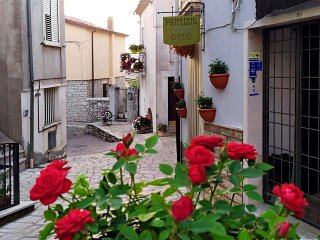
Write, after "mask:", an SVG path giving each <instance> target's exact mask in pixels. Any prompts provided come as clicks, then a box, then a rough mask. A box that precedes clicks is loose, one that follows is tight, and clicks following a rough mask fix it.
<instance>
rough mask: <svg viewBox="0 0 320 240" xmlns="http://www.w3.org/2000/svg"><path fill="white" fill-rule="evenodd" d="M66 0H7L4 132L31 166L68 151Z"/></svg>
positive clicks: (0, 33) (2, 26)
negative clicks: (64, 6) (21, 151)
mask: <svg viewBox="0 0 320 240" xmlns="http://www.w3.org/2000/svg"><path fill="white" fill-rule="evenodd" d="M63 4H64V2H63V0H44V1H40V0H27V1H13V2H11V1H10V2H9V1H2V2H1V10H0V13H1V16H2V18H3V19H2V20H1V23H0V39H1V40H0V42H1V44H0V79H1V80H0V102H1V104H0V112H1V117H0V131H1V132H3V133H4V134H5V135H6V136H7V137H9V138H10V139H12V140H14V141H15V142H18V143H19V144H20V145H21V146H23V148H24V151H25V153H26V155H27V166H32V164H33V160H34V164H36V165H37V164H40V163H44V162H47V161H50V160H52V159H54V158H61V157H63V156H64V155H65V147H66V116H65V84H66V82H65V48H64V47H65V41H64V14H63V12H64V11H63Z"/></svg>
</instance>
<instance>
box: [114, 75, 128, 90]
mask: <svg viewBox="0 0 320 240" xmlns="http://www.w3.org/2000/svg"><path fill="white" fill-rule="evenodd" d="M115 80H116V85H117V86H118V87H120V88H124V87H125V80H126V78H125V77H116V78H115Z"/></svg>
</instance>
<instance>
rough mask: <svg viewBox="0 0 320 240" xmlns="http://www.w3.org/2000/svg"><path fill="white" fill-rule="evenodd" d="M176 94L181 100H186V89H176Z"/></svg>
mask: <svg viewBox="0 0 320 240" xmlns="http://www.w3.org/2000/svg"><path fill="white" fill-rule="evenodd" d="M174 93H175V94H176V96H177V97H178V98H179V99H183V98H184V89H183V88H182V89H174Z"/></svg>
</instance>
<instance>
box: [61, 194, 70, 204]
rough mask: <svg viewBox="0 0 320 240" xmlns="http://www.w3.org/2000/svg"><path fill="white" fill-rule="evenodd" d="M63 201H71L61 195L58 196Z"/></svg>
mask: <svg viewBox="0 0 320 240" xmlns="http://www.w3.org/2000/svg"><path fill="white" fill-rule="evenodd" d="M59 197H60V198H61V199H62V200H63V201H66V202H67V203H72V201H70V200H68V199H66V198H65V197H64V196H63V195H60V196H59Z"/></svg>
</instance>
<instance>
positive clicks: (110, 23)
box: [108, 17, 113, 30]
mask: <svg viewBox="0 0 320 240" xmlns="http://www.w3.org/2000/svg"><path fill="white" fill-rule="evenodd" d="M108 29H109V30H113V17H108Z"/></svg>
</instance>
